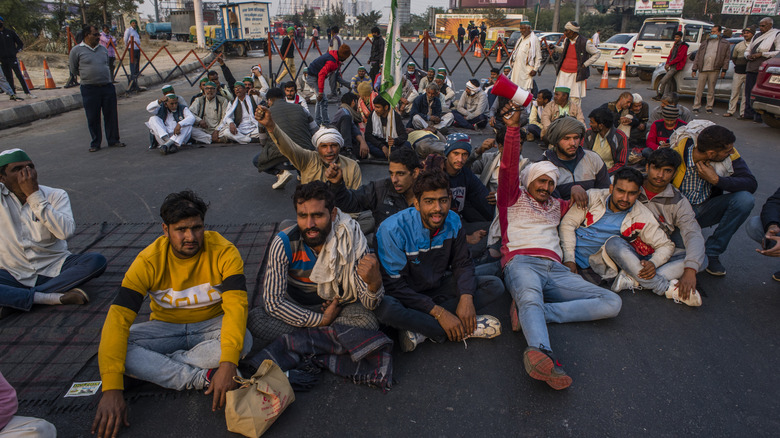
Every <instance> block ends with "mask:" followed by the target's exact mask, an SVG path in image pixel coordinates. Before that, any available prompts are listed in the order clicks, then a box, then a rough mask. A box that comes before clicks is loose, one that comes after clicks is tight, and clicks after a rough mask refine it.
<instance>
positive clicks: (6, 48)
mask: <svg viewBox="0 0 780 438" xmlns="http://www.w3.org/2000/svg"><path fill="white" fill-rule="evenodd" d="M23 48H24V43H23V42H22V39H21V38H19V35H17V34H16V32H14V31H13V30H12V29H10V28H7V27H5V20H3V17H0V67H2V70H3V74H4V75H5V78H6V80H7V81H8V85H9V86H10V87H11V90H13V92H14V93H16V87H15V86H14V77H13V75H14V74H16V78H17V79H19V84H20V85H21V86H22V90H24V94H26V95H27V96H28V97H30V98H34V97H35V96H34V95H32V94H31V93H30V90H29V89H28V88H27V83H26V82H25V81H24V76H22V71H21V70H20V69H19V61H18V60H17V59H16V54H17V53H19V52H21V51H22V49H23ZM14 93H11V95H13V94H14ZM20 100H21V99H20Z"/></svg>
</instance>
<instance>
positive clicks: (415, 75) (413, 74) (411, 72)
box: [404, 61, 436, 89]
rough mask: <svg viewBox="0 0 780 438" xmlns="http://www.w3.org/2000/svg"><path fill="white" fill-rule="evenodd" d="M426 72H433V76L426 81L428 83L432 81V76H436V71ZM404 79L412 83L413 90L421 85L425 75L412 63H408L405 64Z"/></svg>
mask: <svg viewBox="0 0 780 438" xmlns="http://www.w3.org/2000/svg"><path fill="white" fill-rule="evenodd" d="M428 71H431V72H433V73H434V74H432V75H430V79H429V80H428V83H430V81H432V80H433V78H434V76H436V70H434V69H432V68H431V69H428ZM404 77H405V78H406V79H407V80H408V81H409V82H411V83H412V86H413V87H414V88H415V89H418V88H419V87H420V84H421V83H422V80H423V78H425V77H426V74H425V72H424V71H422V70H420V69H419V68H417V64H415V63H414V62H411V61H410V62H409V63H408V64H406V71H405V72H404Z"/></svg>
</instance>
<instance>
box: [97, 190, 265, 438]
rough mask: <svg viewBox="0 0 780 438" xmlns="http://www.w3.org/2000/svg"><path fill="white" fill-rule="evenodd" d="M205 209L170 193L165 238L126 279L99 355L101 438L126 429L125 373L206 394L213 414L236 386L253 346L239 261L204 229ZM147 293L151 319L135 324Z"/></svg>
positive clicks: (187, 194) (164, 211)
mask: <svg viewBox="0 0 780 438" xmlns="http://www.w3.org/2000/svg"><path fill="white" fill-rule="evenodd" d="M207 209H208V205H207V204H206V203H205V202H204V201H203V200H202V199H200V198H199V197H198V196H197V195H196V194H195V193H193V192H191V191H183V192H179V193H171V194H170V195H168V196H167V197H166V198H165V201H163V203H162V205H161V206H160V217H161V218H162V220H163V224H162V229H163V234H164V235H163V236H161V237H159V238H157V240H155V241H154V242H153V243H152V244H151V245H149V246H147V247H146V248H145V249H144V250H143V251H141V253H140V254H138V257H136V259H135V261H134V262H133V264H132V265H130V268H129V269H128V271H127V272H126V273H125V278H124V279H123V280H122V287H121V288H120V289H119V294H118V295H117V297H116V299H115V300H114V303H113V304H112V305H111V308H110V309H109V310H108V316H107V317H106V321H105V323H104V324H103V332H102V334H101V338H100V348H99V350H98V361H99V363H100V377H101V379H102V380H103V397H102V398H101V399H100V403H99V404H98V407H97V413H96V414H95V420H94V422H93V423H92V433H95V432H96V431H97V432H98V436H106V437H108V436H116V434H117V432H118V431H119V428H120V427H121V426H122V425H123V424H124V426H128V425H129V423H128V421H127V406H126V405H125V401H124V398H123V396H122V391H123V389H124V384H123V378H124V376H125V375H127V376H130V377H134V378H136V379H139V380H144V381H147V382H152V383H154V384H157V385H160V386H162V387H164V388H168V389H173V390H177V391H183V390H185V389H195V390H201V389H206V394H207V395H209V394H213V401H212V404H211V407H212V410H217V409H221V408H222V407H223V406H224V404H225V394H226V393H227V391H229V390H231V389H233V388H234V387H235V386H236V384H235V382H234V381H233V378H234V377H236V375H237V372H236V367H237V365H238V360H239V359H240V358H242V357H244V356H245V355H246V354H247V353H248V352H249V350H250V349H251V348H252V338H251V337H250V336H249V333H248V332H247V330H246V318H247V307H248V305H247V296H246V277H245V276H244V262H243V260H241V255H240V254H239V252H238V249H236V247H235V246H234V245H233V244H232V243H230V242H228V241H227V240H226V239H225V238H224V237H222V236H221V235H219V233H217V232H215V231H205V230H204V223H203V219H204V217H205V215H206V210H207ZM147 295H149V296H150V298H151V300H150V305H151V309H152V316H151V320H150V321H147V322H142V323H136V324H134V323H133V321H134V320H135V319H136V315H137V314H138V312H139V311H140V310H141V305H142V304H143V302H144V299H145V298H146V296H147ZM112 431H113V432H112ZM104 432H105V434H104Z"/></svg>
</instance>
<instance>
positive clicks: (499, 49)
mask: <svg viewBox="0 0 780 438" xmlns="http://www.w3.org/2000/svg"><path fill="white" fill-rule="evenodd" d="M500 63H501V46H498V55H496V64H500Z"/></svg>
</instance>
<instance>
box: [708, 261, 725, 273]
mask: <svg viewBox="0 0 780 438" xmlns="http://www.w3.org/2000/svg"><path fill="white" fill-rule="evenodd" d="M708 258H709V260H710V261H709V263H708V264H707V272H708V273H709V274H710V275H714V276H716V277H723V276H724V275H726V267H725V266H723V265H722V264H721V263H720V260H719V259H718V256H710V257H708Z"/></svg>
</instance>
